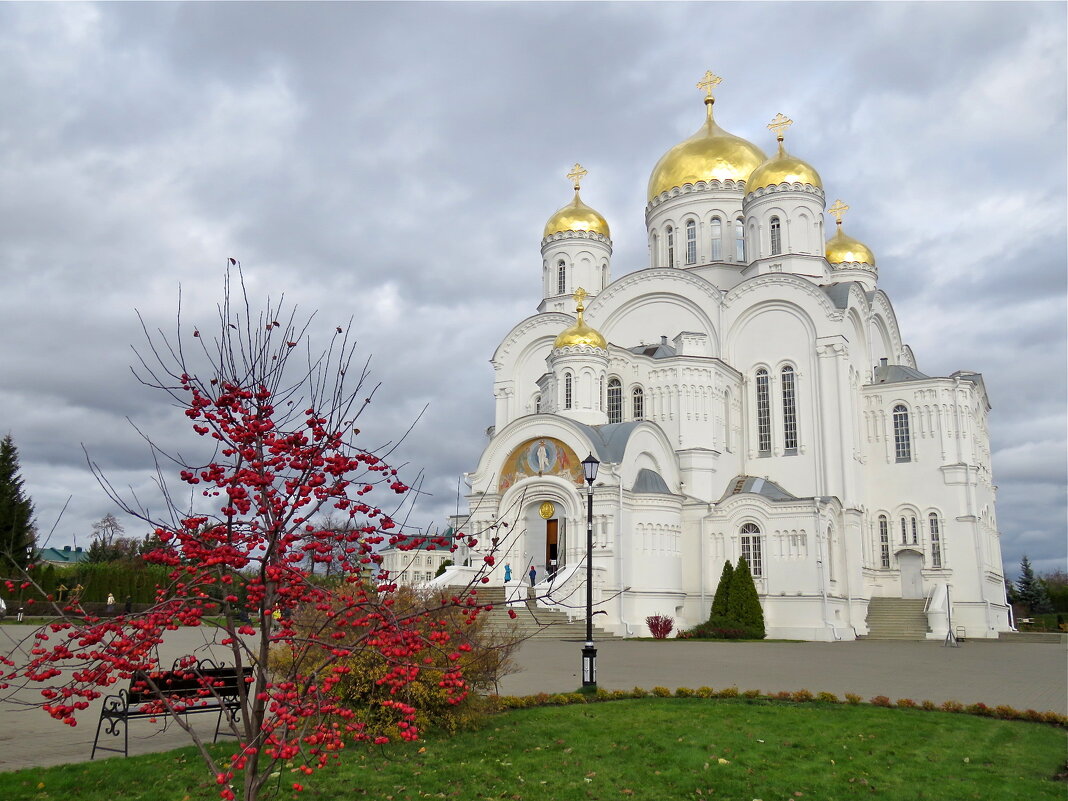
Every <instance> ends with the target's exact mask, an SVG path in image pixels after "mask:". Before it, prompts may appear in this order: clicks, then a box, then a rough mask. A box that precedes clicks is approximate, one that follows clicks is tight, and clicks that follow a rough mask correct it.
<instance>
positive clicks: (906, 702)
mask: <svg viewBox="0 0 1068 801" xmlns="http://www.w3.org/2000/svg"><path fill="white" fill-rule="evenodd" d="M897 706H898V708H899V709H915V708H916V707H917V706H919V704H917V703H916V702H915V701H913V700H912V699H911V698H898V699H897Z"/></svg>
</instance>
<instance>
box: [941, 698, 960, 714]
mask: <svg viewBox="0 0 1068 801" xmlns="http://www.w3.org/2000/svg"><path fill="white" fill-rule="evenodd" d="M963 710H964V704H962V703H960V702H959V701H944V702H943V703H942V711H943V712H961V711H963Z"/></svg>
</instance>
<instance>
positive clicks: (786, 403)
mask: <svg viewBox="0 0 1068 801" xmlns="http://www.w3.org/2000/svg"><path fill="white" fill-rule="evenodd" d="M782 437H783V443H782V444H783V447H784V448H785V449H786V453H787V454H796V453H797V399H796V392H795V391H794V368H793V367H790V365H787V366H786V367H784V368H782Z"/></svg>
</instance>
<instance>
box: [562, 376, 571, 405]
mask: <svg viewBox="0 0 1068 801" xmlns="http://www.w3.org/2000/svg"><path fill="white" fill-rule="evenodd" d="M571 394H572V387H571V373H564V408H565V409H570V408H571Z"/></svg>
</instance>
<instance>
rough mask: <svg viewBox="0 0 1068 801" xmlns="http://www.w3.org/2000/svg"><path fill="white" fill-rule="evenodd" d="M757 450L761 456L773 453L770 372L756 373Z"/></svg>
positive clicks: (761, 370) (759, 371) (758, 371)
mask: <svg viewBox="0 0 1068 801" xmlns="http://www.w3.org/2000/svg"><path fill="white" fill-rule="evenodd" d="M756 407H757V450H758V451H760V455H761V456H768V455H769V454H770V453H771V404H770V402H769V399H768V371H767V370H765V369H764V368H763V367H761V368H760V369H759V370H757V373H756Z"/></svg>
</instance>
